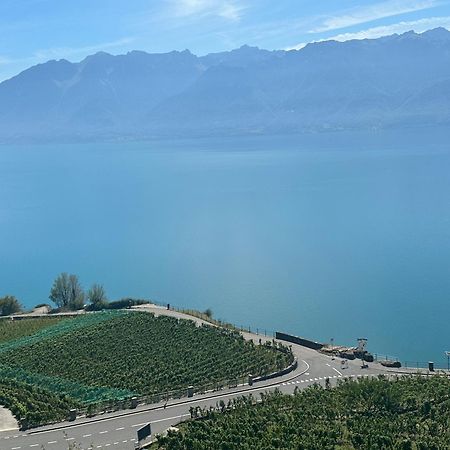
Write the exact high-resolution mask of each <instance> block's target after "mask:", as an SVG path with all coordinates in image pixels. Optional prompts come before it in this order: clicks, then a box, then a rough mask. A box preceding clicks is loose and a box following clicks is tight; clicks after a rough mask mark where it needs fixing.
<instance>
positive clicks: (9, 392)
mask: <svg viewBox="0 0 450 450" xmlns="http://www.w3.org/2000/svg"><path fill="white" fill-rule="evenodd" d="M34 320H35V319H26V320H23V321H14V322H8V321H2V322H0V334H1V335H3V332H4V331H6V332H7V336H9V340H7V339H4V340H3V342H1V343H0V355H1V363H0V400H1V401H0V403H1V404H2V405H5V406H6V407H8V408H9V409H11V411H12V412H13V414H14V415H15V416H16V418H17V419H18V420H19V421H20V423H21V426H22V427H24V428H27V427H30V426H36V425H39V424H45V423H48V422H52V421H60V420H64V419H66V418H67V416H68V412H69V409H70V408H74V407H75V408H77V409H80V408H81V409H82V408H85V409H86V408H88V409H87V411H88V413H89V414H93V413H94V412H95V411H96V410H97V408H100V409H101V408H102V407H103V408H104V407H105V405H108V406H109V407H113V408H115V409H120V408H126V407H129V406H130V404H129V401H130V399H131V397H133V396H138V397H139V398H141V399H143V398H144V397H145V399H146V401H147V403H151V402H158V401H160V400H161V399H168V398H179V397H183V396H186V392H187V388H188V386H191V385H192V386H193V391H194V392H201V391H203V390H206V389H214V388H218V387H219V386H222V385H227V383H232V384H233V383H234V384H238V383H243V382H244V381H247V378H246V377H248V374H249V373H252V374H255V375H262V374H267V373H271V372H274V371H276V370H278V369H281V368H284V367H286V366H288V365H289V363H290V362H292V355H291V354H290V353H289V352H287V351H285V352H283V351H278V350H276V349H275V348H273V347H272V346H270V345H253V342H249V341H246V340H244V338H243V337H242V336H241V335H240V334H239V333H237V332H235V331H231V330H227V329H222V328H216V327H213V326H198V327H197V326H196V324H195V323H194V322H193V321H191V320H181V319H180V320H178V319H175V318H172V317H165V316H160V317H155V316H154V315H153V314H150V313H139V312H134V313H126V312H123V311H114V312H112V311H110V312H102V313H93V314H85V315H81V316H79V317H77V318H73V319H62V320H53V321H52V319H48V320H47V319H45V320H39V319H38V321H37V322H33V321H34ZM52 322H53V323H52ZM14 329H15V330H14ZM45 398H47V402H46V403H45V402H44V401H43V400H42V399H45ZM24 399H25V400H26V401H24ZM69 406H70V408H69ZM52 407H54V408H52Z"/></svg>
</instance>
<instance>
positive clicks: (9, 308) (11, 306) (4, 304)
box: [0, 295, 22, 316]
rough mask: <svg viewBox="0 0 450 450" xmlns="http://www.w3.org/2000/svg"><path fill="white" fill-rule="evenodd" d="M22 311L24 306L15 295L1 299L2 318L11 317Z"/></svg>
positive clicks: (0, 310)
mask: <svg viewBox="0 0 450 450" xmlns="http://www.w3.org/2000/svg"><path fill="white" fill-rule="evenodd" d="M20 311H22V305H21V304H20V302H19V300H17V298H16V297H14V296H13V295H6V296H5V297H2V298H0V316H9V315H10V314H15V313H18V312H20Z"/></svg>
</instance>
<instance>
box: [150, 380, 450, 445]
mask: <svg viewBox="0 0 450 450" xmlns="http://www.w3.org/2000/svg"><path fill="white" fill-rule="evenodd" d="M261 400H262V401H261V402H258V403H256V399H254V398H252V397H251V396H250V397H247V398H241V399H238V400H235V401H232V402H230V403H229V404H228V405H222V407H221V408H219V409H220V410H221V411H210V410H205V411H202V410H199V411H195V414H193V412H191V414H193V415H194V416H199V419H197V420H192V421H189V422H187V423H186V424H184V425H182V426H181V427H180V431H179V432H169V434H168V435H167V436H166V437H160V438H159V440H158V442H157V444H155V445H154V447H153V448H154V450H156V449H159V450H182V449H195V450H202V449H204V450H213V449H220V450H234V449H236V450H238V449H239V450H271V449H303V450H317V449H321V450H371V449H385V450H388V449H393V450H394V449H398V450H448V449H449V448H450V379H449V378H440V377H432V378H431V379H424V378H419V377H416V378H408V379H400V380H397V381H388V380H386V379H384V378H382V377H380V379H378V380H375V379H372V380H368V379H364V380H360V381H359V382H355V381H346V382H343V383H342V384H341V385H340V386H339V387H338V388H336V389H331V390H327V389H323V388H321V387H319V386H314V387H311V388H309V389H306V390H305V391H301V392H297V393H296V394H295V395H294V396H287V395H282V394H281V393H279V392H276V393H273V394H268V395H263V396H261Z"/></svg>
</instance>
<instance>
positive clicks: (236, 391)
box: [0, 307, 383, 450]
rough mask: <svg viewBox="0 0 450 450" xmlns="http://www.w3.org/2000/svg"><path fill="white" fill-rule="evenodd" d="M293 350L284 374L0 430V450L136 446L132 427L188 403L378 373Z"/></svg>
mask: <svg viewBox="0 0 450 450" xmlns="http://www.w3.org/2000/svg"><path fill="white" fill-rule="evenodd" d="M152 308H153V307H152ZM154 308H158V307H154ZM147 309H148V308H147ZM152 312H154V311H152ZM157 312H159V313H161V314H170V315H177V316H183V315H180V313H175V312H164V310H162V309H161V308H160V309H159V310H157ZM198 322H199V321H198ZM246 338H249V339H250V338H252V339H255V340H256V339H259V338H260V337H259V336H256V335H250V334H248V333H246ZM292 350H293V352H294V354H295V356H296V357H297V359H298V362H299V364H298V367H297V369H296V370H295V371H293V372H291V373H290V374H287V375H285V376H283V377H279V378H276V379H273V380H268V381H264V382H259V383H255V384H254V385H253V386H240V387H237V388H231V389H226V390H222V391H217V392H212V393H207V394H199V395H194V397H193V398H184V399H178V400H173V401H169V402H168V403H167V404H166V405H164V404H163V403H159V404H154V405H144V406H140V407H138V408H136V409H135V410H128V411H121V412H118V413H110V414H105V415H102V416H96V417H95V418H92V419H77V420H76V421H75V422H65V423H61V424H58V425H56V426H48V427H42V428H35V429H32V430H29V431H27V432H20V431H9V432H3V433H0V449H1V450H25V449H26V450H30V449H33V448H35V449H38V450H43V449H45V450H65V449H68V448H69V446H70V445H71V444H72V445H77V447H75V448H77V449H78V448H81V449H97V448H98V449H107V448H111V449H120V450H132V449H134V448H135V442H136V439H137V430H138V429H139V428H140V427H142V426H144V425H145V424H147V423H151V424H152V425H151V426H152V433H153V434H156V433H161V432H163V431H165V430H167V428H169V427H170V426H173V425H176V424H177V423H179V422H180V421H182V420H184V419H186V418H188V417H190V413H189V408H190V407H196V406H200V407H202V408H204V407H210V406H213V407H214V406H216V405H217V404H218V403H219V402H220V401H221V400H222V401H224V402H225V403H227V401H228V400H230V399H232V398H235V397H239V396H241V395H244V394H246V395H248V394H250V393H251V394H252V395H254V396H259V394H260V393H262V392H268V391H273V390H275V389H279V390H280V391H282V392H284V393H287V394H292V393H293V392H294V389H295V388H298V389H305V388H307V387H308V386H311V385H313V384H314V383H318V384H322V385H324V384H325V380H326V378H329V379H330V382H331V383H332V385H334V384H336V383H337V381H338V380H339V379H342V378H354V379H355V378H358V377H362V376H376V375H379V374H380V373H382V372H383V370H382V368H381V366H380V365H378V364H369V367H368V368H365V369H362V368H361V364H360V363H359V362H358V361H349V362H348V367H347V368H345V369H343V368H342V367H341V360H340V359H339V358H336V359H332V358H331V357H329V356H326V355H323V354H321V353H319V352H316V351H314V350H311V349H308V348H305V347H301V346H299V345H294V344H293V345H292Z"/></svg>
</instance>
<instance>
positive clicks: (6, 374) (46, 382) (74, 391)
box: [0, 364, 135, 404]
mask: <svg viewBox="0 0 450 450" xmlns="http://www.w3.org/2000/svg"><path fill="white" fill-rule="evenodd" d="M1 380H14V381H19V382H22V383H27V384H29V385H33V386H39V387H40V388H42V389H47V390H49V391H50V392H54V393H55V394H58V395H68V396H69V397H71V398H74V399H77V400H79V401H81V402H83V403H86V404H89V403H97V402H102V401H108V400H121V399H125V398H129V397H132V396H133V395H135V394H134V393H133V392H131V391H128V390H125V389H114V388H107V387H91V386H86V385H84V384H81V383H76V382H74V381H69V380H65V379H64V378H59V377H50V376H46V375H40V374H35V373H30V372H27V371H25V370H23V369H19V368H17V367H14V368H12V367H8V366H5V365H3V364H0V382H1Z"/></svg>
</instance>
